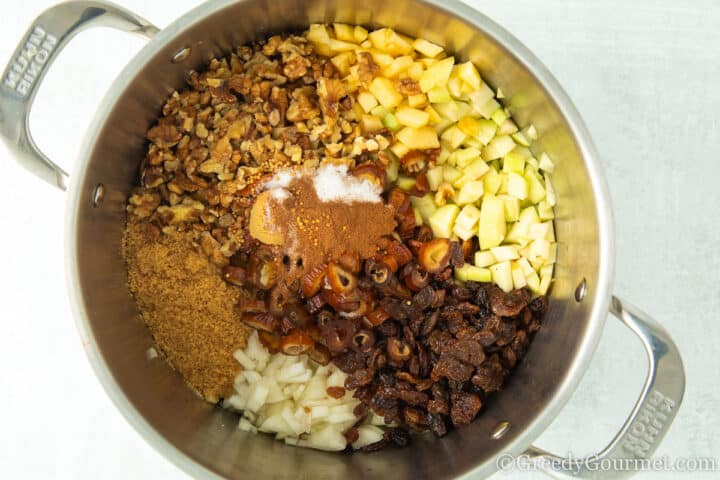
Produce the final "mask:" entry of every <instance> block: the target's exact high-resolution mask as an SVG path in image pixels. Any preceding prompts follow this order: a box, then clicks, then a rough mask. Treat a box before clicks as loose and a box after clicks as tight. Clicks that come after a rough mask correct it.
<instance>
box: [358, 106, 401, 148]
mask: <svg viewBox="0 0 720 480" xmlns="http://www.w3.org/2000/svg"><path fill="white" fill-rule="evenodd" d="M360 126H361V127H362V130H363V132H365V133H372V132H377V131H378V130H382V129H383V124H382V121H381V120H380V119H379V118H378V117H376V116H375V115H363V116H362V118H361V119H360ZM406 153H407V152H406Z"/></svg>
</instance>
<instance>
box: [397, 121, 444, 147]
mask: <svg viewBox="0 0 720 480" xmlns="http://www.w3.org/2000/svg"><path fill="white" fill-rule="evenodd" d="M397 138H398V140H400V141H401V142H402V143H404V144H405V145H407V146H408V147H410V148H412V149H415V150H426V149H428V148H438V147H439V146H440V142H439V141H438V137H437V133H435V129H434V128H432V127H427V126H426V127H420V128H412V127H405V128H403V129H402V130H400V131H399V132H398V133H397Z"/></svg>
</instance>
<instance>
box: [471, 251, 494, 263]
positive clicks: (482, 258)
mask: <svg viewBox="0 0 720 480" xmlns="http://www.w3.org/2000/svg"><path fill="white" fill-rule="evenodd" d="M493 263H497V260H495V257H494V256H493V254H492V252H491V251H490V250H479V251H477V252H475V266H477V267H489V266H490V265H492V264H493Z"/></svg>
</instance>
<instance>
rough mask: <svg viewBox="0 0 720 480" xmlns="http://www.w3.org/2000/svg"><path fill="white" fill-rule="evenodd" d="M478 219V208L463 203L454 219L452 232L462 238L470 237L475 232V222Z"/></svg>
mask: <svg viewBox="0 0 720 480" xmlns="http://www.w3.org/2000/svg"><path fill="white" fill-rule="evenodd" d="M479 220H480V210H478V209H477V207H475V206H474V205H465V206H464V207H463V209H462V210H460V214H458V216H457V218H456V219H455V226H454V227H453V233H455V235H457V236H458V237H460V238H462V239H463V240H467V239H469V238H472V237H473V236H475V234H476V233H477V223H478V221H479Z"/></svg>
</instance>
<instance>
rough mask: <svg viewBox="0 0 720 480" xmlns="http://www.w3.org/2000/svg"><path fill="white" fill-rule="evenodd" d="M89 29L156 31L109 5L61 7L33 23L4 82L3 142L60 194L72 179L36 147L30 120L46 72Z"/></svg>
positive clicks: (0, 86) (0, 90) (0, 83)
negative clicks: (74, 38) (58, 55)
mask: <svg viewBox="0 0 720 480" xmlns="http://www.w3.org/2000/svg"><path fill="white" fill-rule="evenodd" d="M89 27H113V28H117V29H119V30H125V31H128V32H132V33H137V34H139V35H141V36H144V37H146V38H152V36H153V35H155V34H156V33H157V32H158V29H157V28H156V27H155V26H154V25H152V24H151V23H148V22H147V21H146V20H145V19H143V18H141V17H139V16H137V15H135V14H133V13H131V12H129V11H127V10H125V9H123V8H121V7H118V6H116V5H113V4H112V3H109V2H101V1H73V2H66V3H61V4H59V5H56V6H54V7H51V8H49V9H48V10H46V11H44V12H43V13H42V14H41V15H40V16H39V17H37V18H36V19H35V21H34V22H33V24H32V25H31V26H30V28H29V29H28V31H27V32H26V33H25V36H24V38H23V39H22V41H21V42H20V44H19V45H18V46H17V48H16V49H15V52H14V53H13V55H12V57H11V58H10V62H9V64H8V66H7V67H6V68H5V71H4V72H3V75H2V79H1V80H0V134H1V135H2V138H3V139H4V140H5V143H6V144H7V145H8V148H10V150H11V151H12V152H13V153H14V154H15V156H16V157H17V160H18V162H20V164H21V165H22V166H23V167H25V168H27V169H28V170H29V171H30V172H32V173H34V174H35V175H37V176H38V177H40V178H41V179H43V180H45V181H46V182H48V183H50V184H52V185H55V186H56V187H58V188H60V189H62V190H65V188H66V187H67V180H68V174H67V173H66V172H65V171H64V170H63V169H61V168H60V167H59V166H57V165H55V164H54V163H53V162H52V161H51V160H50V159H49V158H47V157H46V156H45V154H44V153H42V152H41V151H40V149H38V147H37V145H35V142H34V141H33V139H32V136H31V135H30V130H29V123H28V119H29V114H30V107H31V106H32V103H33V99H34V98H35V94H36V93H37V90H38V87H39V85H40V82H41V81H42V79H43V77H44V76H45V73H46V72H47V69H48V67H49V66H50V64H51V63H52V62H53V60H55V57H56V55H57V54H58V53H59V52H60V50H62V49H63V47H64V46H65V45H67V43H68V41H69V40H70V39H71V38H72V37H73V36H75V35H76V34H77V33H78V32H80V31H82V30H84V29H86V28H89Z"/></svg>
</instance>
